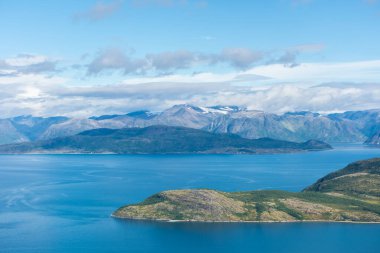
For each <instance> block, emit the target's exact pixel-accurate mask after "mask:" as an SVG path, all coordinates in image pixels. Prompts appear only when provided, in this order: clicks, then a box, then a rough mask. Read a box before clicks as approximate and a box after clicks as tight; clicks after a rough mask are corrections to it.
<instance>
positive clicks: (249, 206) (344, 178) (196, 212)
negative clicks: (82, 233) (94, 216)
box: [113, 159, 380, 222]
mask: <svg viewBox="0 0 380 253" xmlns="http://www.w3.org/2000/svg"><path fill="white" fill-rule="evenodd" d="M113 216H114V217H117V218H128V219H148V220H180V221H258V222H271V221H312V220H321V221H322V220H323V221H354V222H380V159H372V160H366V161H359V162H357V163H353V164H350V165H348V166H347V167H346V168H344V169H342V170H340V171H337V172H334V173H331V174H329V175H327V176H326V177H323V178H321V179H320V180H318V181H317V182H316V183H315V184H313V185H311V186H310V187H308V188H306V189H305V190H304V191H303V192H300V193H292V192H285V191H250V192H232V193H228V192H220V191H215V190H204V189H195V190H174V191H164V192H161V193H158V194H155V195H153V196H151V197H149V198H147V199H146V200H145V201H143V202H141V203H139V204H134V205H127V206H124V207H121V208H119V209H118V210H116V211H115V212H114V213H113Z"/></svg>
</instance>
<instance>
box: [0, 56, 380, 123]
mask: <svg viewBox="0 0 380 253" xmlns="http://www.w3.org/2000/svg"><path fill="white" fill-rule="evenodd" d="M251 53H252V52H251V51H249V52H245V51H244V50H243V51H240V50H236V51H235V50H232V51H230V52H227V53H226V51H222V52H220V53H219V54H218V55H217V56H213V58H212V60H213V61H219V60H220V61H223V62H228V63H229V64H234V61H235V60H236V59H238V60H237V61H236V64H238V65H239V67H238V68H235V70H233V71H230V72H224V73H217V72H214V73H213V72H203V73H193V74H191V73H187V74H178V73H177V74H169V75H158V76H154V75H153V76H149V75H141V76H128V77H127V76H125V77H123V76H121V78H122V80H120V81H117V82H105V83H103V84H92V80H97V79H96V78H95V77H94V78H93V77H90V78H89V79H88V80H86V81H85V83H86V84H85V85H84V84H76V83H75V79H74V80H72V79H70V77H68V76H63V75H62V74H61V72H59V70H57V68H56V61H54V60H52V59H50V58H48V57H45V56H40V55H27V54H24V55H18V56H16V57H12V58H7V59H3V60H0V89H1V92H0V104H1V105H2V106H1V108H0V118H6V117H11V116H16V115H25V114H33V115H41V116H52V115H67V116H74V117H88V116H90V115H101V114H110V113H126V112H129V111H133V110H139V109H149V110H153V111H160V110H163V109H166V108H168V107H170V106H172V105H175V104H182V103H190V104H195V105H202V106H211V105H218V104H224V105H226V104H228V105H238V106H244V107H248V108H249V109H255V110H264V111H268V112H273V113H283V112H286V111H299V110H311V111H316V112H337V111H346V110H364V109H372V108H380V99H379V98H380V83H379V80H380V71H379V70H380V61H363V62H345V63H302V64H301V65H299V66H297V67H293V68H289V67H287V66H285V65H284V64H282V63H272V64H266V65H258V66H253V67H248V68H242V67H241V65H243V66H244V67H245V66H246V64H247V62H251V61H257V59H258V58H259V57H261V56H259V55H256V54H251ZM99 55H102V53H100V54H99ZM105 55H106V56H107V57H100V58H95V60H94V61H95V62H96V64H94V65H93V66H89V68H92V70H91V71H93V72H95V73H97V72H99V71H103V70H104V69H103V68H100V69H97V66H98V65H101V66H102V67H105V66H106V67H107V69H109V70H112V69H119V70H122V71H125V72H130V71H137V70H141V71H146V68H151V69H152V68H154V69H159V70H162V71H164V70H169V69H173V68H187V67H189V66H190V65H192V64H194V62H198V61H205V59H204V58H202V55H201V54H197V55H196V57H195V56H194V55H193V54H192V53H189V52H187V51H181V52H174V53H173V52H164V53H159V54H152V55H147V56H146V58H144V60H143V61H139V60H136V59H134V60H131V59H130V58H129V57H126V56H125V55H124V56H123V54H121V53H120V52H119V51H117V50H116V51H112V50H110V51H107V52H106V53H105ZM242 55H243V56H242ZM194 57H195V58H194ZM206 59H207V60H209V61H211V60H210V59H211V56H208V57H207V58H206ZM140 60H141V59H140ZM146 61H148V63H147V62H146ZM53 63H54V64H53Z"/></svg>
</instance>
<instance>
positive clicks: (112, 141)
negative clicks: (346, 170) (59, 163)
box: [0, 126, 331, 154]
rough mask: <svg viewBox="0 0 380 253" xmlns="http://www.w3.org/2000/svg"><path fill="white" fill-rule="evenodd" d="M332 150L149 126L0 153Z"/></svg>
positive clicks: (313, 143) (315, 145)
mask: <svg viewBox="0 0 380 253" xmlns="http://www.w3.org/2000/svg"><path fill="white" fill-rule="evenodd" d="M325 149H331V146H330V145H329V144H327V143H325V142H321V141H316V140H310V141H307V142H303V143H297V142H290V141H281V140H274V139H270V138H261V139H254V140H252V139H245V138H243V137H240V136H238V135H235V134H217V133H210V132H207V131H202V130H198V129H192V128H185V127H173V126H150V127H145V128H124V129H108V128H101V129H94V130H88V131H84V132H82V133H79V134H77V135H73V136H69V137H60V138H54V139H51V140H44V141H36V142H27V143H20V144H8V145H3V146H0V153H114V154H178V153H206V154H255V153H285V152H299V151H310V150H325Z"/></svg>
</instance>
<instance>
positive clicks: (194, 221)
mask: <svg viewBox="0 0 380 253" xmlns="http://www.w3.org/2000/svg"><path fill="white" fill-rule="evenodd" d="M110 217H111V218H115V219H121V220H130V221H150V222H163V223H350V224H376V225H379V224H380V221H334V220H283V221H228V220H227V221H213V220H167V219H143V218H127V217H120V216H116V215H114V214H111V215H110Z"/></svg>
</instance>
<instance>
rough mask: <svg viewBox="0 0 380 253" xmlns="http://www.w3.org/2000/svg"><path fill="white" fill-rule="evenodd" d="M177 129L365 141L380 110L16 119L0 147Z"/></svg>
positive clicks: (1, 133) (1, 128) (1, 135)
mask: <svg viewBox="0 0 380 253" xmlns="http://www.w3.org/2000/svg"><path fill="white" fill-rule="evenodd" d="M153 125H166V126H181V127H187V128H195V129H201V130H206V131H209V132H212V133H232V134H237V135H240V136H241V137H244V138H249V139H258V138H273V139H280V140H287V141H296V142H304V141H307V140H309V139H316V140H321V141H326V142H364V141H366V140H367V142H368V143H369V142H370V139H371V138H373V136H375V135H376V134H377V133H378V132H379V131H380V109H379V110H366V111H349V112H344V113H333V114H319V113H313V112H308V111H303V112H288V113H284V114H281V115H277V114H273V113H267V112H263V111H256V110H247V109H245V108H240V107H237V106H212V107H198V106H193V105H175V106H173V107H171V108H169V109H167V110H164V111H162V112H149V111H144V110H142V111H135V112H130V113H127V114H124V115H100V116H93V117H89V118H70V117H61V116H57V117H33V116H19V117H14V118H6V119H0V144H9V143H20V142H27V141H40V140H48V139H52V138H56V137H65V136H71V135H75V134H78V133H80V132H83V131H86V130H92V129H99V128H110V129H121V128H136V127H137V128H143V127H147V126H153Z"/></svg>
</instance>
